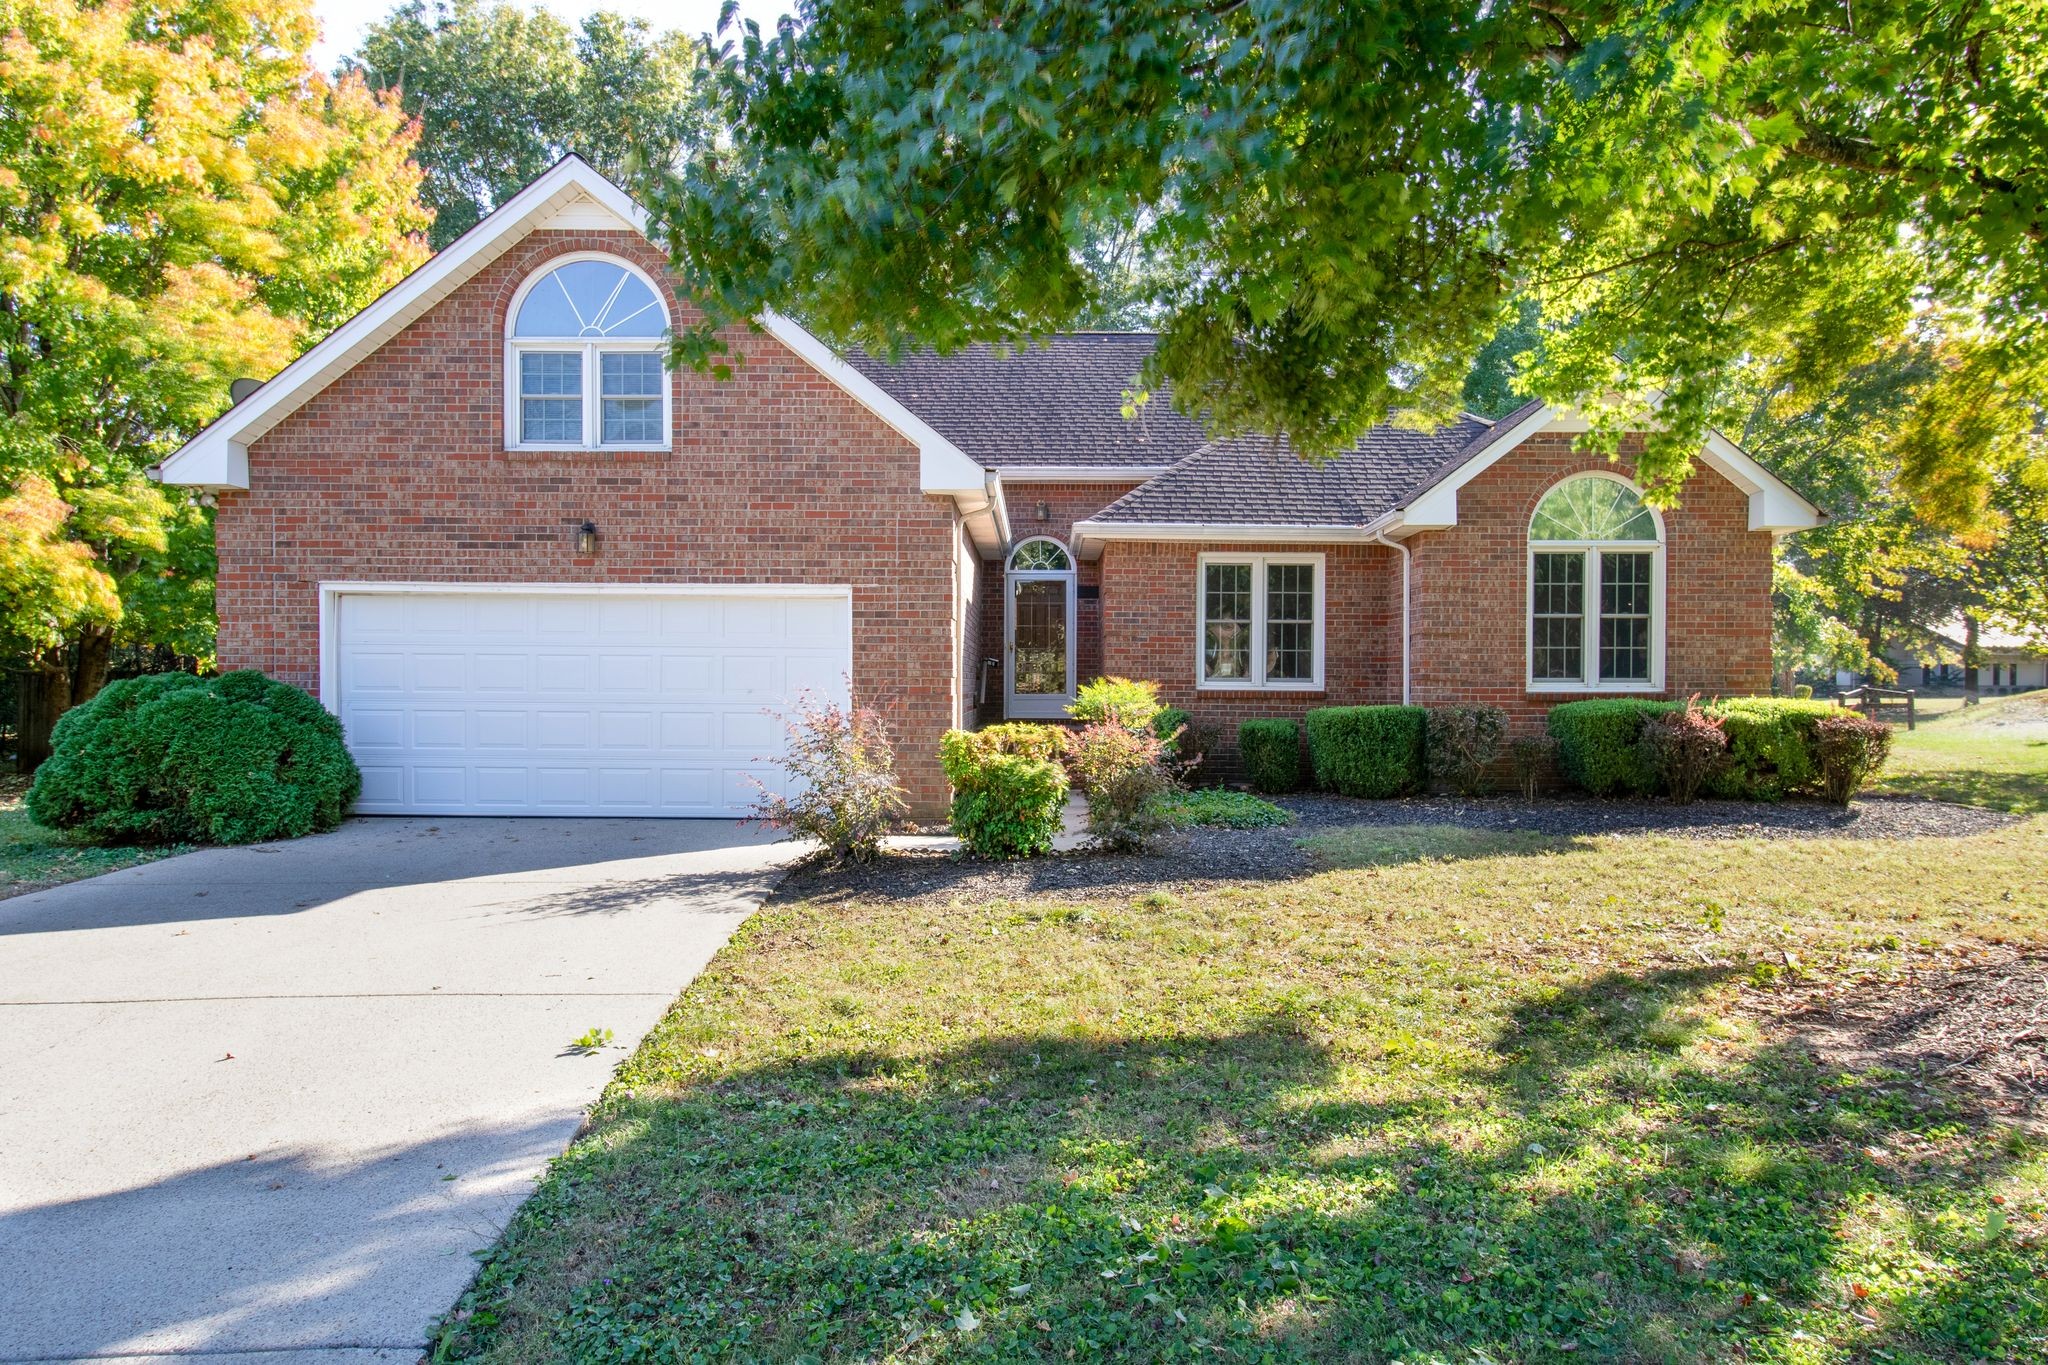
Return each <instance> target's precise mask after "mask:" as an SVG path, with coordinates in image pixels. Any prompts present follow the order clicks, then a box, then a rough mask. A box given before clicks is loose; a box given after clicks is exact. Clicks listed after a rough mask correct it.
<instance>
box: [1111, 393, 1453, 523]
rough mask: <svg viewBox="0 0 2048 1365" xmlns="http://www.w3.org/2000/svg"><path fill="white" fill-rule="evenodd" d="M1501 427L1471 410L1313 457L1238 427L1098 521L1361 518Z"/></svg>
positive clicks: (1370, 435) (1375, 434) (1379, 430)
mask: <svg viewBox="0 0 2048 1365" xmlns="http://www.w3.org/2000/svg"><path fill="white" fill-rule="evenodd" d="M1491 430H1493V428H1492V427H1491V426H1490V425H1489V424H1488V423H1486V422H1483V421H1481V420H1479V419H1478V418H1476V417H1463V418H1460V419H1459V420H1458V421H1456V422H1452V423H1450V424H1448V425H1446V426H1442V427H1439V428H1438V429H1437V430H1435V431H1413V430H1408V429H1406V428H1402V427H1396V426H1388V425H1382V426H1377V427H1374V428H1373V429H1372V430H1371V431H1368V432H1367V433H1366V434H1365V436H1364V437H1363V438H1362V439H1360V441H1359V442H1358V444H1357V445H1356V446H1354V447H1353V448H1352V449H1350V450H1348V451H1346V452H1345V453H1344V454H1342V455H1339V456H1337V457H1336V458H1334V459H1331V460H1329V461H1326V462H1325V463H1323V464H1321V465H1312V464H1309V463H1308V462H1306V461H1305V460H1303V459H1302V458H1301V457H1300V456H1299V455H1296V454H1295V453H1294V450H1293V448H1292V447H1291V446H1289V445H1288V444H1287V442H1286V439H1285V438H1284V437H1283V438H1282V439H1281V440H1280V441H1279V442H1278V443H1277V444H1276V443H1275V442H1274V441H1273V440H1272V438H1270V437H1266V436H1237V437H1232V438H1230V439H1228V440H1222V441H1215V442H1212V443H1211V444H1209V445H1206V446H1203V447H1202V448H1201V449H1200V450H1197V451H1195V452H1194V453H1193V454H1191V455H1189V456H1188V457H1187V458H1186V459H1184V460H1182V461H1181V462H1180V463H1179V464H1177V465H1175V466H1174V467H1173V468H1172V469H1170V470H1168V471H1167V472H1166V473H1164V474H1161V475H1160V476H1158V477H1157V478H1155V479H1152V480H1150V481H1149V482H1146V483H1144V484H1141V485H1139V486H1138V487H1137V488H1134V489H1132V490H1131V491H1130V492H1129V493H1126V494H1125V495H1124V496H1123V497H1121V498H1118V499H1117V500H1116V501H1115V502H1113V503H1111V504H1110V505H1109V506H1108V507H1105V508H1103V509H1102V510H1101V511H1100V512H1097V513H1096V514H1095V515H1094V516H1092V517H1090V518H1088V520H1090V521H1097V522H1109V523H1121V524H1124V525H1132V524H1151V523H1159V522H1166V523H1184V522H1223V523H1237V524H1241V525H1258V526H1362V525H1364V524H1365V523H1367V522H1369V521H1371V520H1373V519H1374V518H1375V517H1378V516H1381V515H1383V514H1385V513H1386V512H1389V511H1391V510H1392V509H1393V508H1394V507H1395V506H1396V505H1398V504H1399V503H1400V502H1401V500H1402V499H1403V498H1404V497H1405V496H1406V495H1407V494H1408V493H1409V492H1411V491H1412V490H1414V489H1416V488H1418V487H1419V486H1421V485H1423V484H1425V483H1427V482H1429V481H1430V480H1431V478H1432V476H1433V475H1435V474H1436V473H1437V472H1438V471H1439V470H1441V469H1443V468H1444V467H1445V466H1447V465H1451V464H1455V463H1456V462H1457V461H1459V460H1462V459H1463V458H1464V456H1465V452H1466V451H1467V450H1468V449H1470V448H1472V447H1473V446H1474V445H1475V443H1476V442H1478V441H1480V440H1481V439H1483V438H1484V437H1485V435H1486V434H1487V433H1488V432H1490V431H1491Z"/></svg>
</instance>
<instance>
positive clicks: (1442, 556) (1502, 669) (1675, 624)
mask: <svg viewBox="0 0 2048 1365" xmlns="http://www.w3.org/2000/svg"><path fill="white" fill-rule="evenodd" d="M1572 439H1573V438H1572V437H1571V436H1570V435H1569V434H1566V433H1544V434H1541V435H1537V436H1533V437H1531V438H1529V440H1528V441H1527V442H1525V443H1524V444H1523V445H1521V446H1520V447H1518V448H1517V449H1516V450H1515V451H1514V452H1513V453H1512V454H1510V455H1508V456H1507V457H1506V458H1504V459H1502V460H1501V461H1500V463H1498V464H1496V465H1494V466H1493V467H1492V468H1491V469H1489V470H1487V471H1486V472H1485V473H1483V474H1481V475H1480V476H1479V477H1478V478H1476V479H1474V480H1472V482H1470V483H1468V484H1466V485H1465V486H1464V487H1463V488H1461V489H1459V490H1458V524H1457V525H1456V526H1454V527H1452V528H1450V529H1449V530H1445V531H1426V532H1423V533H1421V534H1418V535H1416V536H1415V537H1413V538H1412V539H1411V540H1410V541H1409V542H1408V545H1409V548H1410V551H1411V553H1413V554H1414V556H1415V565H1414V594H1415V596H1414V613H1413V630H1414V646H1415V647H1414V664H1413V667H1414V671H1413V674H1412V678H1413V697H1414V700H1415V701H1417V702H1419V703H1422V704H1425V705H1465V706H1480V705H1484V706H1498V707H1501V708H1502V709H1504V710H1505V711H1507V713H1508V715H1509V719H1510V722H1511V728H1512V729H1513V730H1515V731H1516V732H1517V733H1529V732H1534V731H1537V730H1540V729H1541V728H1542V724H1543V716H1544V715H1545V714H1546V713H1547V712H1548V711H1549V709H1550V708H1551V707H1552V706H1555V705H1558V704H1559V703H1560V702H1565V701H1574V700H1578V699H1580V698H1581V697H1583V696H1585V695H1587V694H1584V693H1575V694H1572V695H1571V696H1563V697H1560V696H1558V695H1556V694H1554V693H1536V694H1532V693H1530V692H1529V691H1528V688H1527V682H1526V680H1527V677H1528V665H1527V661H1526V659H1525V651H1526V650H1527V649H1528V627H1527V623H1526V622H1525V620H1524V613H1525V612H1526V611H1527V610H1528V566H1527V560H1528V552H1529V540H1528V535H1529V518H1530V517H1531V516H1532V515H1533V514H1534V513H1535V510H1536V504H1537V503H1538V502H1539V501H1540V500H1541V499H1542V497H1543V495H1544V494H1545V493H1546V492H1548V491H1549V490H1550V488H1551V486H1552V485H1554V484H1555V483H1557V481H1558V480H1560V479H1562V478H1564V477H1565V476H1567V475H1569V474H1574V473H1578V472H1580V471H1582V470H1590V469H1603V470H1612V471H1614V472H1616V473H1620V474H1626V475H1632V474H1633V473H1634V465H1633V461H1632V459H1631V458H1630V457H1631V456H1632V455H1633V454H1635V453H1636V452H1637V451H1639V450H1640V449H1641V446H1640V443H1639V442H1637V441H1636V440H1634V439H1633V438H1631V439H1629V440H1627V441H1625V442H1624V444H1623V447H1622V453H1623V458H1622V461H1621V463H1620V464H1619V465H1611V464H1609V463H1608V462H1607V460H1606V459H1605V458H1604V457H1603V456H1599V455H1587V454H1581V453H1578V452H1575V451H1573V450H1572V448H1571V442H1572ZM1748 526H1749V502H1748V499H1747V497H1746V496H1745V495H1744V494H1743V492H1742V491H1741V490H1740V489H1738V488H1736V487H1735V485H1733V484H1731V483H1729V482H1728V481H1727V480H1726V479H1724V478H1722V477H1721V476H1720V475H1719V474H1717V473H1715V472H1714V471H1713V470H1711V469H1708V468H1706V467H1705V466H1704V465H1702V466H1701V467H1700V469H1699V472H1698V473H1696V474H1695V475H1694V476H1693V478H1692V480H1691V481H1690V482H1689V483H1687V484H1686V486H1685V490H1684V493H1683V503H1682V505H1681V506H1680V507H1678V508H1677V509H1675V510H1673V511H1670V512H1666V513H1665V514H1664V533H1665V551H1664V556H1665V557H1664V572H1665V592H1664V602H1665V613H1666V619H1665V634H1664V638H1665V651H1666V652H1665V665H1664V678H1665V682H1666V684H1667V685H1666V687H1665V690H1664V692H1663V693H1661V694H1660V695H1663V696H1667V697H1684V696H1688V695H1690V694H1691V693H1694V692H1699V693H1704V694H1707V695H1709V696H1711V695H1714V694H1717V693H1718V694H1722V695H1739V694H1746V693H1752V692H1765V691H1768V690H1769V689H1770V681H1771V536H1770V533H1769V532H1768V531H1751V530H1749V529H1748ZM1631 695H1643V694H1641V693H1635V694H1631Z"/></svg>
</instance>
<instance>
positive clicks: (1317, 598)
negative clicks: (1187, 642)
mask: <svg viewBox="0 0 2048 1365" xmlns="http://www.w3.org/2000/svg"><path fill="white" fill-rule="evenodd" d="M1195 617H1196V630H1197V633H1198V638H1197V641H1196V660H1195V667H1196V675H1195V676H1196V680H1197V682H1198V684H1199V685H1200V686H1202V687H1205V688H1213V689H1229V688H1270V689H1272V690H1275V691H1295V692H1308V691H1319V690H1321V688H1322V685H1323V559H1322V556H1321V555H1236V554H1215V555H1203V556H1202V557H1201V561H1200V581H1199V582H1198V583H1197V585H1196V603H1195Z"/></svg>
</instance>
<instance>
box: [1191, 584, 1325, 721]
mask: <svg viewBox="0 0 2048 1365" xmlns="http://www.w3.org/2000/svg"><path fill="white" fill-rule="evenodd" d="M1212 565H1214V566H1218V567H1223V566H1240V565H1241V566H1246V567H1248V568H1249V569H1250V571H1251V582H1250V584H1249V587H1250V594H1251V602H1250V611H1251V616H1250V633H1251V639H1250V642H1249V658H1248V665H1249V666H1248V668H1247V670H1246V673H1245V675H1244V676H1243V677H1217V678H1212V677H1210V676H1209V668H1208V662H1209V661H1208V649H1207V644H1208V639H1209V569H1210V567H1211V566H1212ZM1284 566H1303V567H1306V568H1308V569H1310V570H1311V572H1312V575H1313V589H1312V591H1313V603H1312V612H1313V618H1312V621H1311V622H1310V623H1309V624H1310V630H1309V636H1310V668H1309V676H1308V677H1306V678H1268V677H1267V676H1266V673H1267V665H1268V649H1267V645H1268V640H1267V634H1268V628H1269V626H1270V625H1272V624H1273V623H1272V622H1271V620H1270V611H1269V605H1278V604H1269V597H1270V593H1269V588H1270V587H1271V575H1269V574H1268V572H1267V570H1268V569H1272V568H1278V567H1284ZM1328 601H1329V577H1328V575H1327V574H1326V573H1325V572H1324V569H1323V557H1322V556H1321V555H1319V554H1230V553H1226V552H1223V551H1217V552H1214V553H1210V554H1203V555H1199V556H1197V557H1196V561H1195V687H1196V689H1197V690H1199V691H1203V692H1320V691H1322V690H1323V623H1324V621H1325V620H1326V619H1327V618H1328V616H1329V610H1328ZM1281 624H1282V625H1297V624H1299V622H1298V620H1295V619H1292V618H1290V619H1289V620H1288V621H1286V622H1282V623H1281Z"/></svg>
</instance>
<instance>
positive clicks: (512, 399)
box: [504, 251, 675, 451]
mask: <svg viewBox="0 0 2048 1365" xmlns="http://www.w3.org/2000/svg"><path fill="white" fill-rule="evenodd" d="M583 261H594V262H601V263H603V264H605V265H610V266H617V267H619V268H620V269H622V270H623V271H625V276H624V280H622V281H621V287H623V286H624V281H627V280H631V281H637V282H638V283H639V284H640V285H642V286H644V287H645V288H646V289H648V290H649V291H650V292H651V293H652V294H653V296H654V306H655V308H656V310H658V312H659V314H660V319H661V328H660V330H661V333H662V335H659V336H623V335H621V336H598V335H580V336H569V335H562V336H536V335H515V330H516V328H517V326H518V321H519V315H520V310H521V308H523V307H524V306H525V304H526V301H527V298H528V297H529V296H530V295H531V294H532V293H533V291H534V290H535V289H541V288H556V287H558V286H557V285H555V284H554V283H553V282H552V281H553V277H554V275H555V272H556V271H558V270H560V269H562V268H563V267H564V266H569V265H574V264H576V263H578V262H583ZM668 327H669V317H668V305H667V303H666V302H665V301H664V300H663V298H662V294H661V289H660V287H659V286H658V285H657V284H656V283H655V282H654V281H653V280H651V279H649V278H648V277H647V275H646V273H645V272H644V271H642V270H640V269H639V268H638V267H637V266H635V265H633V264H632V263H631V262H629V261H625V260H621V259H620V258H618V257H616V256H609V255H606V254H604V253H603V252H596V251H579V252H572V253H569V254H567V255H563V256H553V257H550V258H548V259H547V260H546V261H544V262H542V263H541V265H540V266H539V267H538V268H536V269H535V270H534V272H533V273H532V274H531V275H529V276H528V277H527V278H526V280H525V282H524V283H522V284H521V285H520V286H519V290H518V292H517V293H515V294H514V295H513V296H512V305H511V307H509V308H508V309H506V311H505V379H504V383H505V448H506V449H507V450H566V451H594V450H667V449H669V448H670V447H671V445H672V444H673V435H674V432H675V391H674V379H673V376H672V374H671V373H670V371H669V368H668V345H669V343H668V338H667V332H668ZM564 330H566V329H564ZM639 330H644V328H643V329H639ZM530 354H531V355H547V354H560V355H564V356H575V357H576V358H577V368H578V375H579V376H580V378H579V385H580V387H579V389H578V391H577V393H576V395H575V396H576V397H579V398H580V399H581V407H580V409H579V412H580V416H581V422H580V427H579V431H578V435H577V439H575V440H568V439H563V438H559V437H555V438H549V437H541V438H537V439H531V440H529V439H527V436H526V424H525V421H524V416H525V414H524V408H523V403H522V399H523V398H540V399H553V400H555V403H554V405H553V406H555V407H557V408H560V407H563V406H566V404H563V403H562V402H561V401H560V400H562V399H563V398H565V397H567V396H568V395H564V394H561V393H545V392H527V391H526V390H527V388H528V387H529V386H528V385H527V384H525V383H524V382H523V381H524V380H525V379H526V377H527V376H526V375H525V374H524V373H523V372H522V361H521V357H523V356H526V355H530ZM606 356H653V357H655V359H656V363H657V364H658V365H659V367H660V379H659V381H658V382H657V383H656V384H655V386H654V387H655V388H656V389H658V390H659V393H658V394H649V393H646V392H644V391H643V390H644V388H645V385H644V384H641V383H637V382H635V378H634V376H635V375H636V374H637V373H638V367H627V369H628V370H630V371H632V373H621V372H618V370H617V367H614V373H613V374H611V375H610V376H609V380H610V383H609V387H610V388H611V389H612V390H613V391H612V392H611V393H609V394H608V393H607V392H606V389H607V378H608V376H607V374H606V366H605V363H604V358H605V357H606ZM550 387H555V388H560V387H564V386H563V385H560V384H558V383H557V384H551V385H550ZM627 389H630V390H631V391H630V392H628V391H625V390H627ZM607 397H610V398H612V399H614V400H615V406H617V407H618V408H620V409H621V411H617V412H614V414H613V416H614V418H615V419H622V418H624V417H625V416H626V414H625V412H624V411H623V409H625V408H628V407H634V408H636V409H637V407H638V403H639V400H642V399H647V398H655V397H658V398H659V408H658V411H659V417H658V425H657V426H656V427H655V431H656V433H657V434H656V435H655V436H653V437H651V438H645V439H619V440H609V441H608V440H605V439H604V433H605V399H606V398H607ZM617 400H625V401H623V402H619V401H617ZM559 425H560V424H559V422H558V423H557V426H558V428H559ZM648 425H649V423H648V422H647V421H646V420H645V418H644V415H642V414H639V413H637V412H636V414H635V420H614V422H613V423H612V426H613V428H614V429H615V430H624V431H628V432H630V433H632V436H633V437H635V438H637V437H638V436H639V433H640V432H642V431H644V430H646V428H647V427H648Z"/></svg>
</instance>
